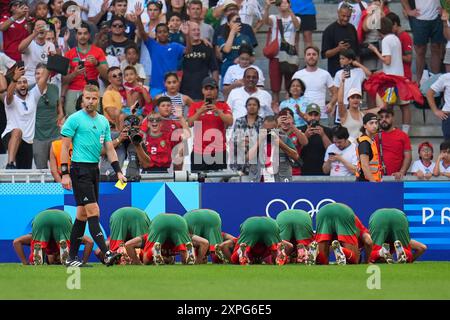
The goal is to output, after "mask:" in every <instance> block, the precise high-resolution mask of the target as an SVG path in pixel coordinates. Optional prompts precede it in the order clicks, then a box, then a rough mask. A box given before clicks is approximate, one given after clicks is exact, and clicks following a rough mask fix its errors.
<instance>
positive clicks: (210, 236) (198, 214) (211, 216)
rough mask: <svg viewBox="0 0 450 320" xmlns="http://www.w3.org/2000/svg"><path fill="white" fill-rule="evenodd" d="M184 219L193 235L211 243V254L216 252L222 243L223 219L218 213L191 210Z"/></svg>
mask: <svg viewBox="0 0 450 320" xmlns="http://www.w3.org/2000/svg"><path fill="white" fill-rule="evenodd" d="M184 219H185V220H186V222H187V224H188V228H189V232H190V233H191V234H193V235H196V236H199V237H202V238H205V239H206V240H208V241H209V251H210V252H214V251H215V249H214V246H215V245H216V244H220V243H222V241H223V237H222V219H221V218H220V215H219V214H218V213H217V212H216V211H214V210H210V209H198V210H191V211H189V212H187V213H186V214H185V215H184Z"/></svg>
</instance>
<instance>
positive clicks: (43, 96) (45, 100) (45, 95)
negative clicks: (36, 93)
mask: <svg viewBox="0 0 450 320" xmlns="http://www.w3.org/2000/svg"><path fill="white" fill-rule="evenodd" d="M42 98H44V103H45V105H46V106H48V105H49V103H50V101H49V100H48V96H47V93H44V94H43V95H42Z"/></svg>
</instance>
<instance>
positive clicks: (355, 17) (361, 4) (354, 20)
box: [338, 0, 368, 28]
mask: <svg viewBox="0 0 450 320" xmlns="http://www.w3.org/2000/svg"><path fill="white" fill-rule="evenodd" d="M343 5H347V6H349V7H351V9H352V16H351V17H350V21H349V22H350V23H351V24H352V25H353V26H354V27H355V28H358V25H359V22H360V20H361V17H362V13H363V11H364V10H366V9H367V7H368V4H367V2H365V1H361V0H351V1H341V2H340V3H339V5H338V10H339V9H340V8H341V7H342V6H343Z"/></svg>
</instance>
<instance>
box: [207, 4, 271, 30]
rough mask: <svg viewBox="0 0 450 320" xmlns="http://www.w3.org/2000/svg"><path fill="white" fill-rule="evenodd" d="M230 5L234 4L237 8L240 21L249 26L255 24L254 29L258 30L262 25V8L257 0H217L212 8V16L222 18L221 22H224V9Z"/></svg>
mask: <svg viewBox="0 0 450 320" xmlns="http://www.w3.org/2000/svg"><path fill="white" fill-rule="evenodd" d="M231 6H236V7H237V8H238V10H239V12H238V13H239V16H240V17H241V20H242V23H245V24H248V25H249V26H252V27H253V26H255V27H254V31H255V32H256V31H258V30H259V28H260V27H261V26H262V22H261V19H262V11H263V10H262V8H261V6H260V4H259V2H258V0H219V1H218V2H217V4H216V7H215V8H214V12H213V16H214V17H215V18H217V19H220V18H221V19H222V20H221V22H222V24H224V23H226V21H227V20H226V18H225V17H224V16H226V11H227V9H229V8H230V7H231Z"/></svg>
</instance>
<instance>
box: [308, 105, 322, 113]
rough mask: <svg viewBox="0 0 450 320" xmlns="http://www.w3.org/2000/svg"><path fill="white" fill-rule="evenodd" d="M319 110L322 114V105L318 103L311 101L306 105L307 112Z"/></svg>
mask: <svg viewBox="0 0 450 320" xmlns="http://www.w3.org/2000/svg"><path fill="white" fill-rule="evenodd" d="M311 112H317V113H318V114H320V107H319V105H318V104H316V103H310V104H308V105H307V106H306V113H311Z"/></svg>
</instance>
